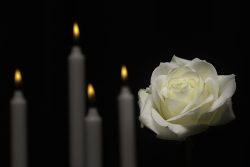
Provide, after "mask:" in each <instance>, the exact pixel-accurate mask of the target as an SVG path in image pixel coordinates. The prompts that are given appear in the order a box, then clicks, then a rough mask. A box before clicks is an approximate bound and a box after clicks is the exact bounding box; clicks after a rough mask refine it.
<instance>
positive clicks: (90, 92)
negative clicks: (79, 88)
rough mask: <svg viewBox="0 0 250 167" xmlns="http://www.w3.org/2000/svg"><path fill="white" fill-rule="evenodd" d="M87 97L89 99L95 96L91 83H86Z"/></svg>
mask: <svg viewBox="0 0 250 167" xmlns="http://www.w3.org/2000/svg"><path fill="white" fill-rule="evenodd" d="M87 93H88V98H89V99H94V98H95V89H94V87H93V85H92V84H91V83H89V84H88V91H87Z"/></svg>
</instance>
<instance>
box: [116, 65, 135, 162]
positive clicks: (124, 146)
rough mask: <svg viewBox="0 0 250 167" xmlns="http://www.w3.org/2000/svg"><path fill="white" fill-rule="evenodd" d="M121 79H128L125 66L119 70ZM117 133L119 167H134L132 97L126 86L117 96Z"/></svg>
mask: <svg viewBox="0 0 250 167" xmlns="http://www.w3.org/2000/svg"><path fill="white" fill-rule="evenodd" d="M121 78H122V80H123V82H124V81H126V80H127V79H128V71H127V68H126V66H124V65H123V66H122V68H121ZM118 107H119V128H120V130H119V133H120V161H121V162H120V163H121V164H120V166H121V167H136V157H135V156H136V152H135V147H136V145H135V125H134V124H135V123H134V121H135V120H134V96H133V95H132V93H131V92H130V89H129V87H128V86H123V87H122V88H121V92H120V94H119V96H118Z"/></svg>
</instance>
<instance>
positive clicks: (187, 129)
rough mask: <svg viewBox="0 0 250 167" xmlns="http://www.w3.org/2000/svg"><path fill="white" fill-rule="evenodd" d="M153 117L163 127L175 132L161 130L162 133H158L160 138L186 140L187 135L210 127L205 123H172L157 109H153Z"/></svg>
mask: <svg viewBox="0 0 250 167" xmlns="http://www.w3.org/2000/svg"><path fill="white" fill-rule="evenodd" d="M152 117H153V119H154V120H155V121H156V122H157V123H158V124H159V125H160V126H162V127H165V128H166V129H168V130H170V131H171V132H173V134H171V133H169V132H168V133H165V131H163V132H162V131H160V132H161V133H162V134H161V133H159V134H158V137H159V138H162V139H168V140H184V139H185V138H186V137H188V136H190V135H194V134H197V133H199V132H201V131H204V130H206V129H207V128H208V126H204V125H201V126H199V125H195V126H183V125H178V124H172V123H169V122H167V121H166V120H164V119H163V118H162V117H161V116H160V115H159V113H158V112H157V111H155V110H153V111H152ZM174 134H175V135H174Z"/></svg>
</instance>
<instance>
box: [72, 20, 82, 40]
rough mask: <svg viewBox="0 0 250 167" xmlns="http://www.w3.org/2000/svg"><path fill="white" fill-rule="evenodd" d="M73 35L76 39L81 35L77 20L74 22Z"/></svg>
mask: <svg viewBox="0 0 250 167" xmlns="http://www.w3.org/2000/svg"><path fill="white" fill-rule="evenodd" d="M73 36H74V39H75V40H77V39H78V38H79V36H80V29H79V26H78V24H77V22H74V24H73Z"/></svg>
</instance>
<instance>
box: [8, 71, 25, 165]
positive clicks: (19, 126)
mask: <svg viewBox="0 0 250 167" xmlns="http://www.w3.org/2000/svg"><path fill="white" fill-rule="evenodd" d="M14 80H15V84H16V85H17V86H20V85H21V83H22V75H21V71H20V70H16V71H15V75H14ZM10 108H11V166H12V167H27V129H26V128H27V127H26V123H27V122H26V114H27V106H26V100H25V98H24V96H23V93H22V91H21V90H16V91H15V92H14V96H13V98H12V99H11V101H10Z"/></svg>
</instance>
